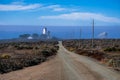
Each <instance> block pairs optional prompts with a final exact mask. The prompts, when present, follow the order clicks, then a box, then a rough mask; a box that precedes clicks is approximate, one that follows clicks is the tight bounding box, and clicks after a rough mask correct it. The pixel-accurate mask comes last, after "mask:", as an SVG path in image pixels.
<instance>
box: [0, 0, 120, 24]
mask: <svg viewBox="0 0 120 80" xmlns="http://www.w3.org/2000/svg"><path fill="white" fill-rule="evenodd" d="M119 3H120V0H0V25H42V26H46V25H47V26H51V25H52V26H88V25H91V23H92V19H95V25H98V26H101V25H102V26H105V25H108V26H116V25H117V26H119V25H120V15H119V14H120V5H119Z"/></svg>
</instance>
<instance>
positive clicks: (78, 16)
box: [40, 12, 120, 23]
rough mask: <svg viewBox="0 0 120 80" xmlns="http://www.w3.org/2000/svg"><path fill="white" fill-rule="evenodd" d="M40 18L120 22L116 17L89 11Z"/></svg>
mask: <svg viewBox="0 0 120 80" xmlns="http://www.w3.org/2000/svg"><path fill="white" fill-rule="evenodd" d="M40 19H63V20H90V19H95V20H98V21H103V22H112V23H113V22H114V23H120V19H118V18H115V17H108V16H104V15H102V14H96V13H87V12H73V13H69V14H60V15H55V16H41V17H40Z"/></svg>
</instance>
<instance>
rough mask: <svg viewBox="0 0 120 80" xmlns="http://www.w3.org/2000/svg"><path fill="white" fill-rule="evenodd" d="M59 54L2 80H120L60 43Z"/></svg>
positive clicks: (10, 74)
mask: <svg viewBox="0 0 120 80" xmlns="http://www.w3.org/2000/svg"><path fill="white" fill-rule="evenodd" d="M59 47H60V49H59V51H58V54H57V55H56V56H54V57H51V58H52V59H49V60H48V61H46V62H44V63H42V64H40V65H36V66H32V67H28V68H25V69H22V70H18V71H13V72H10V73H7V74H3V75H0V80H120V74H118V73H116V72H114V71H112V70H109V69H107V68H106V67H104V66H103V65H101V64H99V63H98V62H97V61H95V60H94V59H91V58H88V57H84V56H80V55H78V54H75V53H72V52H69V51H67V50H66V49H65V48H64V47H63V46H62V42H60V41H59Z"/></svg>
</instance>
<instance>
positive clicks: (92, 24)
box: [92, 19, 94, 48]
mask: <svg viewBox="0 0 120 80" xmlns="http://www.w3.org/2000/svg"><path fill="white" fill-rule="evenodd" d="M92 48H94V19H93V22H92Z"/></svg>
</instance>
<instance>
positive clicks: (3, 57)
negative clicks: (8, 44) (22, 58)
mask: <svg viewBox="0 0 120 80" xmlns="http://www.w3.org/2000/svg"><path fill="white" fill-rule="evenodd" d="M0 58H1V59H9V58H11V56H10V55H9V54H2V55H1V56H0Z"/></svg>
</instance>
